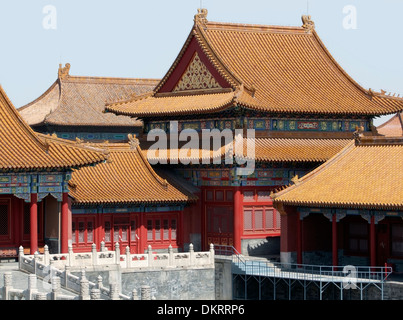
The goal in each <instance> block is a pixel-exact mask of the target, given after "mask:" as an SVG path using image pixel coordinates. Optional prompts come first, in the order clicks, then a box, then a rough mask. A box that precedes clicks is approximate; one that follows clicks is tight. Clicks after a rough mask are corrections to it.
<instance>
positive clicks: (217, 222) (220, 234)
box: [206, 205, 234, 246]
mask: <svg viewBox="0 0 403 320" xmlns="http://www.w3.org/2000/svg"><path fill="white" fill-rule="evenodd" d="M206 214H207V224H206V229H207V230H206V233H207V245H209V244H210V243H213V244H215V245H229V246H232V245H233V242H234V241H233V237H234V227H233V224H234V218H233V207H232V206H213V205H208V206H206Z"/></svg>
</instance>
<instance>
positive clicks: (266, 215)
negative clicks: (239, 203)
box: [243, 206, 280, 232]
mask: <svg viewBox="0 0 403 320" xmlns="http://www.w3.org/2000/svg"><path fill="white" fill-rule="evenodd" d="M243 226H244V231H246V232H279V231H280V214H279V212H278V211H277V210H274V209H273V207H255V206H250V207H249V206H248V207H244V212H243Z"/></svg>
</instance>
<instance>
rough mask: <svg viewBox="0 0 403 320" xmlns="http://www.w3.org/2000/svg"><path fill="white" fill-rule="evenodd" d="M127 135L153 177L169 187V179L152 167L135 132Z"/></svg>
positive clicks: (131, 146) (166, 187)
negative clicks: (161, 175) (162, 176)
mask: <svg viewBox="0 0 403 320" xmlns="http://www.w3.org/2000/svg"><path fill="white" fill-rule="evenodd" d="M127 137H128V138H129V144H130V148H131V149H132V150H135V151H136V152H137V154H138V155H139V157H140V159H141V160H142V161H143V163H144V165H145V166H146V168H147V169H148V171H149V172H150V173H151V175H152V176H153V178H154V179H155V180H156V181H157V182H158V183H159V184H161V186H163V187H164V188H165V189H168V186H169V184H168V181H167V180H166V179H162V178H161V177H160V176H159V175H158V174H157V173H156V172H155V171H154V169H153V168H152V167H151V165H150V163H149V162H148V160H147V159H146V158H145V156H144V154H143V152H142V150H141V148H140V141H139V140H138V139H137V138H136V135H135V134H128V135H127Z"/></svg>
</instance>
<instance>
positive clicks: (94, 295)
mask: <svg viewBox="0 0 403 320" xmlns="http://www.w3.org/2000/svg"><path fill="white" fill-rule="evenodd" d="M91 300H101V290H100V289H97V288H93V289H91Z"/></svg>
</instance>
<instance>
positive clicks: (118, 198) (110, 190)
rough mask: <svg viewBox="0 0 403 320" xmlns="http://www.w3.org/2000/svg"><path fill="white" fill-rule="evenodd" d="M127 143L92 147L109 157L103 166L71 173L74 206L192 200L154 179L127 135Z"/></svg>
mask: <svg viewBox="0 0 403 320" xmlns="http://www.w3.org/2000/svg"><path fill="white" fill-rule="evenodd" d="M129 141H130V142H129V143H127V144H126V143H115V144H110V143H104V144H93V145H94V146H96V147H101V148H106V149H108V150H109V152H110V157H109V159H108V161H107V162H105V163H102V164H99V165H97V166H94V167H88V168H82V169H83V170H81V169H80V170H75V171H73V174H72V179H71V180H70V182H69V188H70V195H71V196H72V197H73V198H74V203H75V204H83V205H94V204H105V205H107V204H151V205H152V204H158V203H175V204H176V203H186V202H188V201H190V200H194V199H193V198H192V199H190V195H186V194H184V193H183V192H181V191H179V190H178V189H177V188H175V187H174V186H173V185H172V184H171V183H169V182H168V181H167V180H165V179H163V178H161V177H160V176H159V175H157V173H156V172H155V171H154V169H153V168H152V167H151V166H150V164H149V163H148V161H147V159H146V158H145V157H144V156H143V154H142V152H141V149H140V146H139V143H138V140H137V139H135V138H133V137H132V136H131V135H129ZM85 145H86V144H85Z"/></svg>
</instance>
